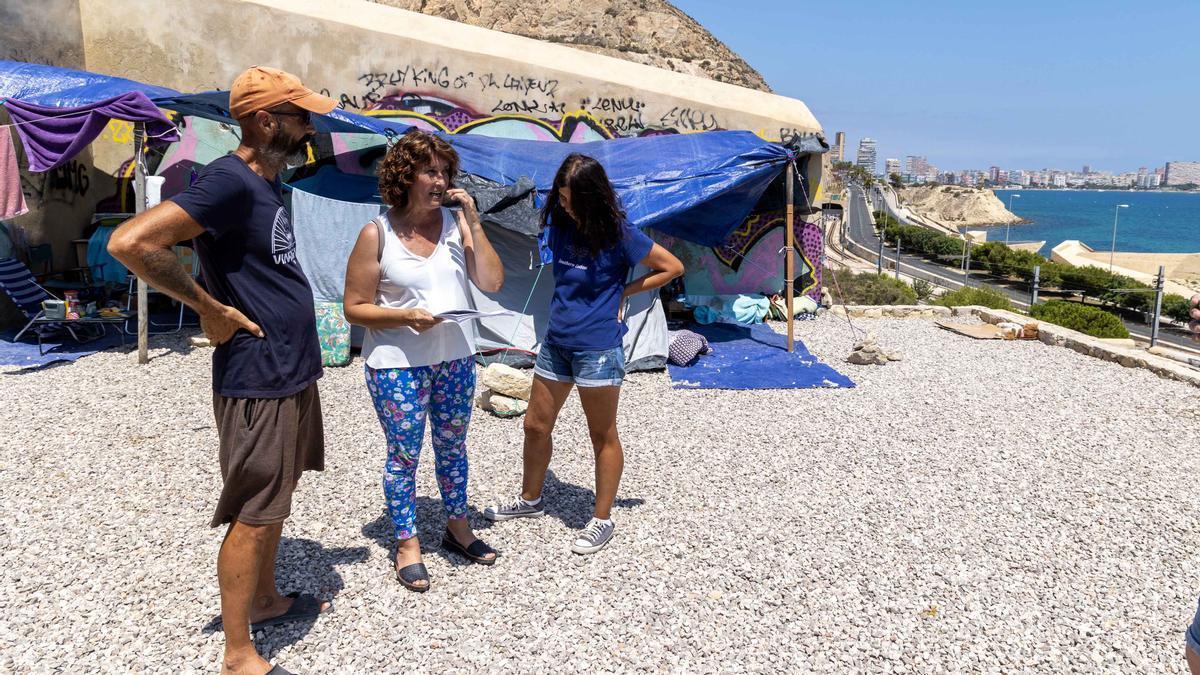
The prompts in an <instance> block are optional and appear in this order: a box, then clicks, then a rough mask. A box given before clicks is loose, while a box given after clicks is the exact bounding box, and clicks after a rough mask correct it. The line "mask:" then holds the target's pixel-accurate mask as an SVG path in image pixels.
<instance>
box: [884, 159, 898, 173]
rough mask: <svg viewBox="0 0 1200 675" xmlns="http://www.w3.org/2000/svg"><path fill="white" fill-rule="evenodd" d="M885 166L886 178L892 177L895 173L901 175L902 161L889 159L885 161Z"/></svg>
mask: <svg viewBox="0 0 1200 675" xmlns="http://www.w3.org/2000/svg"><path fill="white" fill-rule="evenodd" d="M883 164H884V175H885V176H888V177H891V175H892V174H894V173H900V160H898V159H892V158H891V157H889V158H887V159H885V160H883Z"/></svg>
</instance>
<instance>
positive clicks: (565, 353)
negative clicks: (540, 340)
mask: <svg viewBox="0 0 1200 675" xmlns="http://www.w3.org/2000/svg"><path fill="white" fill-rule="evenodd" d="M533 373H534V374H535V375H538V376H540V377H544V378H546V379H547V380H553V381H555V382H572V383H574V384H575V386H577V387H619V386H621V382H622V381H623V380H624V379H625V349H624V348H622V347H614V348H612V349H594V350H593V349H567V348H566V347H556V346H554V345H546V344H544V345H542V348H541V350H540V351H538V355H537V362H536V363H535V364H534V366H533Z"/></svg>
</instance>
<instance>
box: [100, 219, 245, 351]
mask: <svg viewBox="0 0 1200 675" xmlns="http://www.w3.org/2000/svg"><path fill="white" fill-rule="evenodd" d="M203 233H204V228H203V227H201V225H200V223H197V222H196V221H195V219H193V218H192V217H191V216H189V215H188V214H187V212H186V211H184V210H183V209H182V208H180V207H179V205H177V204H175V203H174V202H163V203H162V204H159V205H158V206H155V207H154V208H152V209H150V210H149V211H146V212H144V213H140V214H138V215H137V216H134V217H133V218H130V219H129V220H127V221H125V222H124V223H122V224H121V226H120V227H118V228H117V230H116V232H113V235H112V237H111V238H110V239H109V240H108V252H109V253H111V254H112V256H113V257H114V258H116V259H117V260H120V261H121V262H122V263H124V264H125V266H126V267H128V268H129V269H130V270H131V271H132V272H133V273H134V274H136V275H138V276H139V277H140V278H142V279H144V280H145V281H146V283H148V284H150V285H151V286H153V287H154V288H155V289H157V290H160V291H162V292H163V293H166V294H167V295H169V296H171V297H173V298H175V299H176V300H179V301H180V302H183V303H186V304H187V305H188V306H189V307H191V308H192V309H194V310H196V313H197V314H199V315H200V324H201V326H202V327H203V328H204V333H205V334H206V335H207V336H208V338H209V339H210V340H212V341H213V342H214V343H216V344H220V343H222V342H225V341H226V340H228V339H229V338H230V337H231V336H232V335H233V334H234V333H235V332H237V330H238V329H239V328H244V329H246V330H247V331H249V332H250V333H252V334H254V335H257V336H259V337H262V330H261V329H259V327H258V326H257V325H256V324H255V323H254V322H253V321H250V320H249V319H247V318H246V316H245V315H243V314H242V313H241V312H240V311H238V310H237V309H235V308H233V307H228V306H226V305H223V304H221V303H219V302H217V300H216V298H213V297H212V296H211V295H209V294H208V293H207V292H205V290H204V289H203V288H200V286H199V284H197V283H196V281H195V280H194V279H192V275H191V273H190V272H188V270H186V269H184V267H183V265H181V264H180V262H179V258H178V257H177V256H176V255H175V252H174V251H172V250H171V247H172V246H174V245H175V244H178V243H179V242H181V241H186V240H189V239H192V238H194V237H197V236H199V235H201V234H203Z"/></svg>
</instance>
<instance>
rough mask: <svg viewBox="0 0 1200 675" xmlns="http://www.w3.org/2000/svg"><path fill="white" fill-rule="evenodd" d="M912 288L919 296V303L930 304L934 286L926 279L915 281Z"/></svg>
mask: <svg viewBox="0 0 1200 675" xmlns="http://www.w3.org/2000/svg"><path fill="white" fill-rule="evenodd" d="M912 288H913V293H916V295H917V302H928V301H929V299H930V298H932V297H933V284H931V283H929V282H928V281H925V280H924V279H913V282H912Z"/></svg>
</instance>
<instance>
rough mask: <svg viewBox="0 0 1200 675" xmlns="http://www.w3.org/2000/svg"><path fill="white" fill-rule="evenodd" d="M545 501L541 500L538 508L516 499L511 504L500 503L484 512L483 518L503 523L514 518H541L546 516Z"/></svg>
mask: <svg viewBox="0 0 1200 675" xmlns="http://www.w3.org/2000/svg"><path fill="white" fill-rule="evenodd" d="M544 503H545V501H544V500H541V499H539V500H538V503H537V505H536V506H534V505H531V504H530V503H529V502H527V501H525V500H524V499H521V498H520V497H516V498H514V499H513V500H512V501H511V502H500V503H497V504H495V505H494V506H489V507H487V508H486V509H484V510H483V517H484V518H487V519H488V520H492V521H496V522H503V521H505V520H512V519H514V518H541V517H542V516H544V515H546V510H545V508H543V506H542V505H543V504H544Z"/></svg>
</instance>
